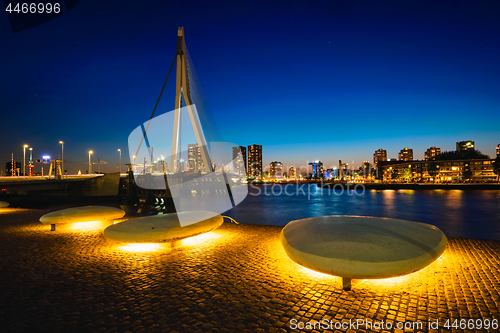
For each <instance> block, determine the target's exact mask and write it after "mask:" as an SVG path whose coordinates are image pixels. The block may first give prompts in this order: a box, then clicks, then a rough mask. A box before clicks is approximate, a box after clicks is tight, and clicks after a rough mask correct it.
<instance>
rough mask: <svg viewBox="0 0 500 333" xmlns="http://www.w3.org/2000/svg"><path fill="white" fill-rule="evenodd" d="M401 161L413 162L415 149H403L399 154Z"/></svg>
mask: <svg viewBox="0 0 500 333" xmlns="http://www.w3.org/2000/svg"><path fill="white" fill-rule="evenodd" d="M399 160H400V161H412V160H413V149H410V148H403V149H401V151H400V152H399Z"/></svg>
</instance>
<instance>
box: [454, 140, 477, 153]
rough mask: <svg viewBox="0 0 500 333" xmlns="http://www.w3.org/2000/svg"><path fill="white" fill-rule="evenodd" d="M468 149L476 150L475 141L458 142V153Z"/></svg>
mask: <svg viewBox="0 0 500 333" xmlns="http://www.w3.org/2000/svg"><path fill="white" fill-rule="evenodd" d="M467 150H474V141H460V142H457V153H459V152H462V151H467Z"/></svg>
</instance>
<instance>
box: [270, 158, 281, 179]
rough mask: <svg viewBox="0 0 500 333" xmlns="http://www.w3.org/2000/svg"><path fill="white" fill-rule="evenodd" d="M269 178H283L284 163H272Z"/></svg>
mask: <svg viewBox="0 0 500 333" xmlns="http://www.w3.org/2000/svg"><path fill="white" fill-rule="evenodd" d="M269 176H270V177H271V178H281V177H283V163H281V162H276V161H275V162H271V165H270V170H269Z"/></svg>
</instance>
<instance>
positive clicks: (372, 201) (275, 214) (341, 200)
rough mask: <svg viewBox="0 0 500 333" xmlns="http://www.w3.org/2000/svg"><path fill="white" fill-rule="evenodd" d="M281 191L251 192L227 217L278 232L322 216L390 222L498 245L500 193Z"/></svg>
mask: <svg viewBox="0 0 500 333" xmlns="http://www.w3.org/2000/svg"><path fill="white" fill-rule="evenodd" d="M273 187H274V188H273ZM279 187H282V188H281V189H280V188H279ZM284 187H285V185H280V184H277V185H253V186H250V187H249V195H248V197H247V198H246V199H245V200H244V201H243V202H242V203H241V204H240V205H238V206H237V207H235V208H233V209H232V210H230V211H229V212H227V215H229V216H231V217H233V218H234V219H235V220H236V221H238V222H240V223H249V224H265V225H278V226H284V225H286V224H287V223H288V222H290V221H292V220H297V219H302V218H308V217H313V216H321V215H360V216H380V217H391V218H400V219H405V220H410V221H416V222H423V223H429V224H433V225H436V226H437V227H439V228H440V229H441V230H443V232H444V233H445V234H446V235H447V236H448V237H461V238H477V239H495V240H500V223H499V222H500V191H486V190H485V191H477V190H468V191H467V190H466V191H462V190H418V191H415V190H397V191H394V190H381V191H379V190H376V191H375V190H370V191H365V192H364V193H362V191H360V190H358V191H357V194H356V193H355V192H354V191H352V190H351V191H342V192H341V191H340V190H337V191H333V190H323V191H321V189H319V188H318V187H317V186H316V185H313V184H306V185H305V186H302V187H301V185H298V186H297V185H295V184H293V185H288V187H287V188H286V190H285V188H284ZM273 193H275V194H279V195H273ZM280 193H281V194H280Z"/></svg>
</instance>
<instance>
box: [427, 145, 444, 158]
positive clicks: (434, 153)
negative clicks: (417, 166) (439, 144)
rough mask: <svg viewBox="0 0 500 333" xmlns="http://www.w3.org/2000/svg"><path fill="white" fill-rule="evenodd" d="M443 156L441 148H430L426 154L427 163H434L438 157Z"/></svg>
mask: <svg viewBox="0 0 500 333" xmlns="http://www.w3.org/2000/svg"><path fill="white" fill-rule="evenodd" d="M440 154H441V148H436V147H430V148H429V149H427V151H426V152H425V155H424V156H425V160H426V161H434V160H435V159H436V157H437V156H438V155H440Z"/></svg>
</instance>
